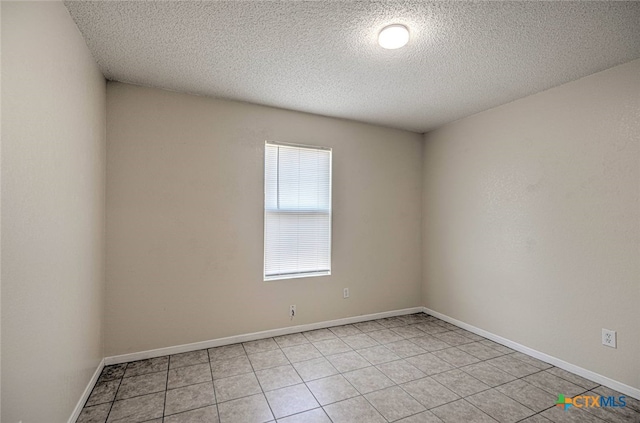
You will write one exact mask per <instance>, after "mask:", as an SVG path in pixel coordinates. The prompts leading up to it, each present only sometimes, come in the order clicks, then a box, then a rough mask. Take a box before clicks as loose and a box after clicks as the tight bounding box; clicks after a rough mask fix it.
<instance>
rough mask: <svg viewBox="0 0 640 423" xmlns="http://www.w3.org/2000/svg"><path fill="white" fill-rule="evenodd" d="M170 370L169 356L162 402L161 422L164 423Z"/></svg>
mask: <svg viewBox="0 0 640 423" xmlns="http://www.w3.org/2000/svg"><path fill="white" fill-rule="evenodd" d="M170 369H171V356H169V359H168V360H167V379H166V380H165V382H164V402H163V404H162V421H164V416H165V411H166V410H167V392H169V370H170Z"/></svg>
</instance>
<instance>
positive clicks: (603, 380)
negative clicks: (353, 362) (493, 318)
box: [422, 307, 640, 399]
mask: <svg viewBox="0 0 640 423" xmlns="http://www.w3.org/2000/svg"><path fill="white" fill-rule="evenodd" d="M422 311H424V312H425V313H427V314H430V315H432V316H433V317H437V318H438V319H440V320H444V321H445V322H449V323H451V324H453V325H456V326H459V327H461V328H462V329H466V330H468V331H469V332H473V333H475V334H477V335H480V336H483V337H485V338H487V339H490V340H492V341H494V342H497V343H498V344H502V345H504V346H507V347H509V348H511V349H513V350H516V351H520V352H521V353H524V354H527V355H530V356H531V357H534V358H537V359H538V360H542V361H544V362H546V363H549V364H552V365H554V366H556V367H559V368H561V369H563V370H566V371H568V372H571V373H575V374H577V375H578V376H582V377H584V378H586V379H589V380H592V381H594V382H596V383H599V384H601V385H604V386H607V387H609V388H611V389H615V390H616V391H619V392H622V393H623V394H625V395H629V396H630V397H633V398H636V399H640V389H638V388H634V387H633V386H629V385H626V384H624V383H622V382H618V381H617V380H613V379H611V378H608V377H606V376H603V375H601V374H599V373H595V372H592V371H591V370H587V369H585V368H582V367H579V366H576V365H575V364H571V363H567V362H566V361H564V360H560V359H559V358H556V357H553V356H551V355H549V354H545V353H543V352H540V351H538V350H534V349H533V348H529V347H527V346H524V345H522V344H518V343H517V342H513V341H510V340H508V339H506V338H503V337H501V336H498V335H495V334H493V333H491V332H487V331H486V330H484V329H480V328H477V327H475V326H472V325H470V324H468V323H464V322H461V321H460V320H457V319H454V318H453V317H449V316H447V315H445V314H442V313H438V312H437V311H434V310H431V309H429V308H427V307H423V308H422Z"/></svg>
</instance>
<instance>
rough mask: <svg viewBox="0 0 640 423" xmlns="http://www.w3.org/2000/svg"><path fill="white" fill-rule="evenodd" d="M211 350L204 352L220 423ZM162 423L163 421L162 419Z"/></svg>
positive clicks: (207, 349)
mask: <svg viewBox="0 0 640 423" xmlns="http://www.w3.org/2000/svg"><path fill="white" fill-rule="evenodd" d="M210 349H211V348H206V349H205V350H206V351H207V358H208V359H209V360H208V362H209V372H210V373H211V386H212V387H213V397H214V400H215V402H216V414H217V415H218V423H220V421H221V420H220V408H219V407H218V394H217V393H216V384H215V379H214V378H213V367H211V353H210V352H209V350H210ZM242 350H243V351H244V348H242ZM163 422H164V419H163Z"/></svg>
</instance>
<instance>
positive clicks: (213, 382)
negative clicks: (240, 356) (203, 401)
mask: <svg viewBox="0 0 640 423" xmlns="http://www.w3.org/2000/svg"><path fill="white" fill-rule="evenodd" d="M243 350H244V348H243ZM205 351H206V352H207V361H208V363H209V373H211V386H212V387H213V396H214V398H215V403H216V414H217V415H218V421H220V407H219V406H218V404H219V403H218V393H217V392H216V381H215V380H214V379H213V368H212V367H211V354H209V348H207V349H206V350H205Z"/></svg>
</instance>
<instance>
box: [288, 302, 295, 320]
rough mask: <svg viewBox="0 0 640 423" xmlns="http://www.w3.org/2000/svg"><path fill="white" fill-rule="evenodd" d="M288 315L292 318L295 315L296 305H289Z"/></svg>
mask: <svg viewBox="0 0 640 423" xmlns="http://www.w3.org/2000/svg"><path fill="white" fill-rule="evenodd" d="M289 317H290V318H291V319H292V320H293V318H294V317H296V306H294V305H291V306H289Z"/></svg>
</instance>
